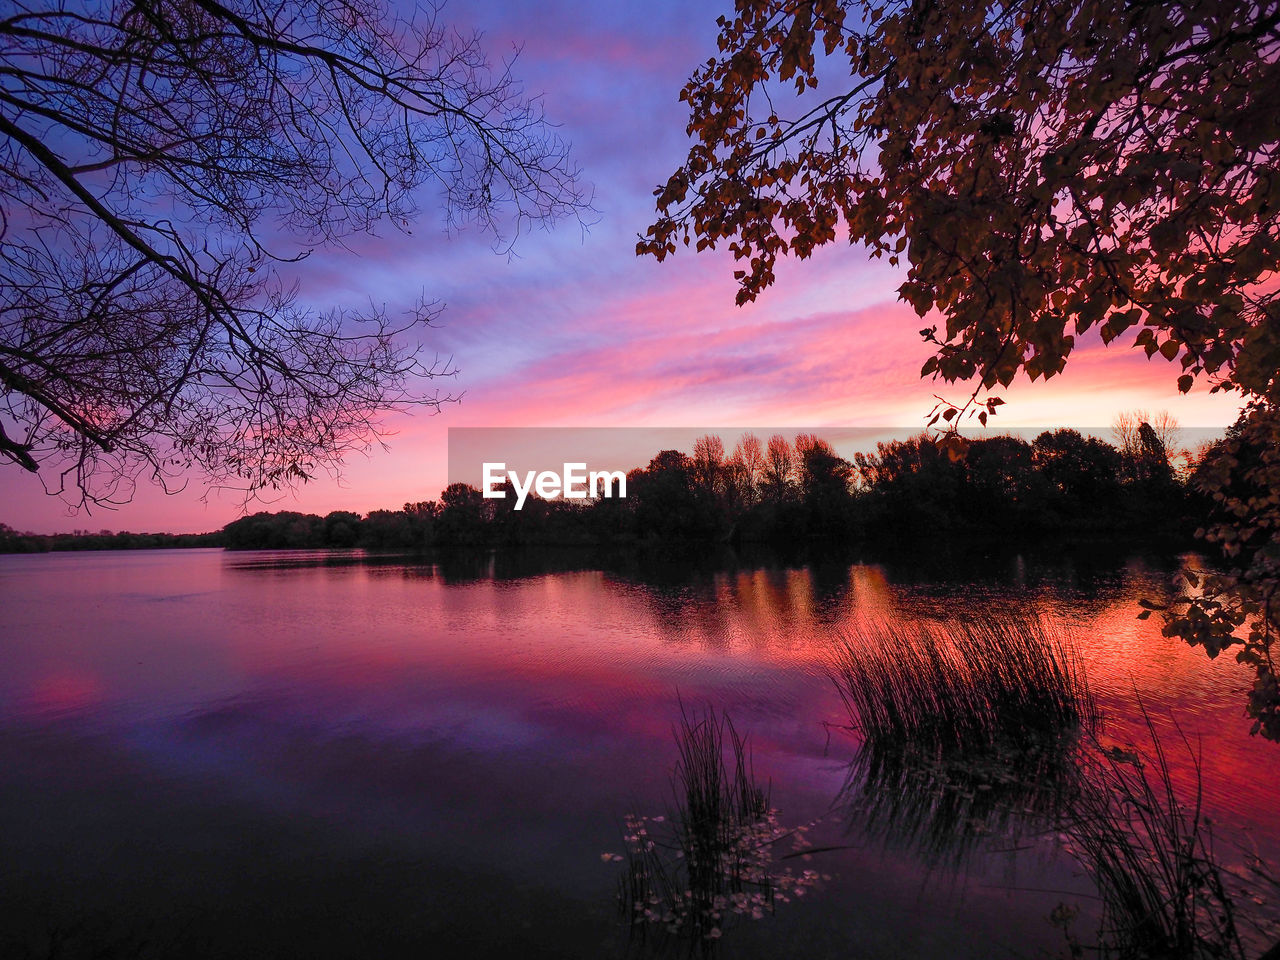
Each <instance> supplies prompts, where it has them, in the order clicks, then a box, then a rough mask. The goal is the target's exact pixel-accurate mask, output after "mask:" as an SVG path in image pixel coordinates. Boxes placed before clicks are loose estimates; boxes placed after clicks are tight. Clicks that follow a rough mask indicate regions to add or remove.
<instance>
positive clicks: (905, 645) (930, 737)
mask: <svg viewBox="0 0 1280 960" xmlns="http://www.w3.org/2000/svg"><path fill="white" fill-rule="evenodd" d="M830 673H831V678H832V680H833V681H834V683H835V686H836V689H837V690H838V691H839V693H840V697H841V699H842V700H843V701H844V705H845V708H846V711H847V713H848V715H849V719H850V723H851V726H853V727H854V728H855V729H857V730H858V731H859V732H860V733H861V734H862V737H863V740H864V742H866V743H869V744H874V745H878V746H881V747H886V746H891V745H898V746H908V747H910V748H912V749H917V750H918V749H925V748H930V749H936V750H938V751H940V752H950V751H955V750H959V751H965V750H972V749H975V748H989V747H992V746H995V745H997V744H999V743H1001V742H1002V741H1006V740H1013V741H1015V742H1025V741H1026V740H1028V739H1037V740H1045V739H1056V738H1058V737H1059V736H1061V735H1062V734H1063V733H1064V732H1074V731H1077V730H1080V729H1084V730H1092V729H1094V728H1095V727H1096V725H1097V720H1098V714H1097V710H1096V707H1095V705H1094V701H1093V696H1092V694H1091V693H1090V690H1089V685H1088V683H1087V682H1086V680H1085V677H1084V673H1083V671H1082V670H1081V668H1080V665H1079V662H1078V660H1077V658H1076V656H1075V655H1074V654H1073V653H1072V652H1071V651H1070V650H1069V649H1068V647H1067V646H1066V644H1064V643H1063V642H1062V640H1061V638H1059V637H1058V636H1056V635H1054V634H1052V633H1050V631H1049V630H1048V629H1047V628H1046V627H1045V625H1044V624H1043V623H1042V622H1041V621H1040V620H1038V619H1035V618H1032V617H1027V616H1024V615H1018V614H1012V613H1006V614H998V615H991V616H986V617H982V618H978V619H973V620H961V621H957V622H955V623H953V624H949V625H947V627H946V628H945V629H944V628H943V627H942V626H930V625H926V624H924V623H914V624H900V623H894V624H880V625H876V626H872V627H870V628H867V629H864V630H863V631H861V632H860V633H858V634H857V635H855V636H844V637H842V638H841V640H840V643H839V646H838V647H837V650H836V656H835V660H834V663H833V664H832V667H831V671H830Z"/></svg>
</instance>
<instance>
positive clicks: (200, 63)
mask: <svg viewBox="0 0 1280 960" xmlns="http://www.w3.org/2000/svg"><path fill="white" fill-rule="evenodd" d="M431 188H434V189H435V191H436V194H437V196H438V199H439V203H440V211H441V217H442V219H443V220H444V222H445V224H446V225H447V226H449V227H454V226H461V225H463V224H468V223H470V224H476V225H478V226H479V227H480V228H481V229H483V230H487V231H490V232H491V233H492V234H493V235H494V237H495V238H497V241H498V242H499V243H500V244H506V243H508V242H510V241H511V240H512V239H513V238H514V237H515V235H516V234H518V233H519V232H521V231H522V230H524V229H526V228H527V227H529V226H530V225H534V224H545V223H548V222H549V221H552V220H554V219H556V218H557V217H560V216H563V215H565V214H572V213H574V212H576V211H578V210H581V209H582V208H583V206H584V205H585V203H586V202H587V197H586V194H585V191H584V188H583V186H582V185H581V183H580V181H579V179H578V175H577V172H576V170H575V168H574V167H573V165H572V163H571V162H570V160H569V157H568V153H567V147H566V144H565V143H563V142H562V141H561V140H560V139H559V137H558V136H557V135H556V134H555V133H554V131H553V130H552V129H551V128H550V127H549V126H548V124H547V123H546V122H545V121H544V119H543V116H542V113H541V110H540V107H539V106H538V102H537V101H536V100H534V99H530V98H528V97H526V96H525V95H524V94H523V93H522V92H521V90H520V88H519V86H518V85H517V84H516V82H515V80H514V79H513V77H512V75H511V74H510V72H509V71H508V69H507V67H506V66H505V65H504V66H501V67H499V68H497V69H495V68H493V67H492V66H491V65H490V63H489V61H488V59H487V58H486V56H485V54H484V51H483V50H482V48H481V44H480V38H479V37H478V36H475V35H471V34H466V33H461V32H457V31H455V30H453V29H451V28H449V27H448V26H447V25H445V24H444V23H442V22H441V21H440V20H439V19H438V17H437V16H436V15H435V13H434V12H431V11H427V12H426V13H423V12H421V11H420V12H419V13H418V14H417V16H416V17H415V18H414V19H412V20H404V19H400V18H397V17H396V16H393V15H392V14H391V12H390V11H389V10H388V9H387V8H386V7H385V6H384V5H383V4H382V3H380V2H378V0H150V2H133V0H87V2H85V3H83V4H64V3H60V2H58V0H15V2H14V3H10V4H7V5H6V7H5V12H4V13H3V15H0V198H2V200H3V215H2V218H0V255H2V257H3V271H2V272H0V459H3V460H8V461H11V462H13V463H15V464H18V465H20V466H21V467H23V468H25V469H27V470H29V471H33V472H39V473H40V475H41V476H42V478H43V479H44V480H45V484H46V487H49V488H51V490H52V491H54V492H58V491H63V492H67V493H69V494H70V495H71V497H72V498H73V500H74V501H75V502H77V503H93V502H96V503H110V502H113V501H117V500H120V499H125V498H127V497H128V496H129V494H130V493H131V491H132V488H133V484H134V483H135V481H136V480H137V478H139V477H140V476H146V477H150V478H153V479H157V480H160V481H162V482H163V481H165V480H167V479H169V478H172V477H176V476H178V475H180V474H181V473H182V472H183V471H185V470H187V469H188V468H192V467H194V468H197V469H200V470H202V471H203V472H204V473H206V474H207V475H208V477H209V478H210V479H211V481H212V482H215V483H223V484H230V485H234V486H237V487H239V488H242V489H244V490H246V491H249V492H250V493H252V492H254V491H256V490H259V489H261V488H263V487H270V486H277V485H281V484H288V483H290V482H293V481H296V480H298V479H303V478H306V477H307V476H309V475H311V474H312V473H313V472H314V471H316V470H317V469H322V468H324V467H326V466H330V467H331V466H332V465H334V464H335V463H336V462H338V461H340V459H341V457H342V455H343V453H344V452H347V451H349V450H351V449H363V448H367V447H368V446H369V444H370V443H371V442H372V441H374V440H376V439H377V438H378V437H379V429H378V423H379V416H380V414H381V413H383V412H385V411H386V410H388V409H390V408H394V407H398V406H402V405H405V404H425V405H429V406H432V405H437V406H438V404H439V403H440V402H442V400H444V399H447V397H442V396H441V395H440V394H438V393H428V392H426V391H425V389H424V385H423V382H424V379H425V378H429V377H432V376H438V375H441V374H446V373H448V372H450V365H449V364H448V363H447V362H446V363H441V362H438V361H437V360H436V359H434V358H432V357H431V356H430V355H428V354H426V353H424V352H423V351H422V349H421V346H420V344H418V343H417V342H416V337H417V336H419V335H420V330H421V328H422V327H423V326H424V325H426V324H428V323H429V322H430V321H431V320H432V319H433V317H434V316H435V315H436V313H437V311H438V307H437V306H436V305H435V304H432V303H430V302H429V301H427V300H425V299H424V300H423V301H422V302H419V303H417V304H411V305H406V309H405V310H404V312H403V315H400V314H398V313H397V311H396V310H394V309H390V310H389V309H388V308H386V307H384V306H381V305H378V304H376V303H375V304H371V306H370V307H369V309H367V310H363V311H349V310H347V311H344V310H337V309H333V310H317V309H316V308H315V307H314V306H312V305H310V304H309V303H307V302H304V299H303V297H304V296H305V294H306V291H305V290H303V291H301V295H300V292H299V291H298V290H297V289H295V287H294V286H293V285H292V284H291V283H290V282H289V280H288V279H287V278H286V277H285V276H284V275H283V272H282V268H283V266H284V265H285V264H287V263H289V262H291V261H295V260H297V259H300V258H301V257H303V256H305V255H306V254H307V253H308V252H309V251H310V250H311V249H313V248H314V247H316V246H320V245H326V244H334V243H338V242H341V241H342V239H343V238H344V237H348V236H350V235H351V234H353V233H358V232H365V231H371V230H373V229H374V228H375V227H377V226H378V225H379V224H390V225H393V226H394V227H396V228H398V229H403V230H406V231H407V230H408V229H409V226H410V224H411V223H412V222H413V220H414V219H415V218H416V217H417V216H418V215H419V214H420V212H421V207H422V205H423V201H424V200H425V199H427V197H428V196H429V191H430V189H431Z"/></svg>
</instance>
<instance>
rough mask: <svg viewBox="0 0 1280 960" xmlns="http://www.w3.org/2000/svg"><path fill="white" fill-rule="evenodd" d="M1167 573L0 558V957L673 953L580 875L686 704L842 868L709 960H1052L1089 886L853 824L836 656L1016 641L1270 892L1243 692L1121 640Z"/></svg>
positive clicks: (1276, 762)
mask: <svg viewBox="0 0 1280 960" xmlns="http://www.w3.org/2000/svg"><path fill="white" fill-rule="evenodd" d="M1178 562H1180V561H1178V560H1177V559H1176V558H1151V557H1139V556H1125V555H1098V554H1096V553H1093V552H1087V551H1074V552H1060V553H1057V554H1053V555H1051V556H1050V557H1048V558H1036V557H1031V556H1023V555H1019V554H1016V553H1009V552H1004V553H998V554H996V555H991V556H988V555H983V553H982V552H981V551H976V552H974V553H973V554H971V555H968V556H966V555H959V556H937V555H930V556H928V557H915V558H911V557H907V558H903V559H897V560H893V561H889V562H880V563H870V562H849V561H840V562H830V563H823V564H808V565H803V564H795V565H786V564H781V563H763V564H761V565H753V564H752V563H750V562H745V561H738V562H736V563H735V562H725V561H724V560H723V559H719V560H713V561H709V562H707V563H701V564H700V563H684V564H678V565H676V564H663V563H656V562H655V563H640V562H639V561H629V562H623V563H619V564H613V565H611V566H610V569H608V570H601V569H591V564H590V562H589V561H575V562H569V561H564V560H562V559H555V560H546V559H540V558H538V559H523V560H496V561H495V560H478V561H473V562H470V563H461V564H457V565H454V566H439V565H433V564H427V563H421V562H413V561H407V560H404V559H396V558H385V557H379V558H375V557H363V556H361V555H360V554H333V553H314V554H313V553H305V554H302V553H266V554H264V553H227V552H222V551H219V550H191V551H155V552H139V553H85V554H54V555H41V556H30V557H26V556H22V557H12V556H11V557H0V663H2V664H3V668H2V669H0V864H2V866H3V882H2V884H0V914H2V915H0V954H2V955H4V956H18V957H22V956H33V957H44V956H53V955H57V956H60V957H79V956H85V957H88V956H99V957H108V958H110V957H116V956H119V957H135V956H137V957H169V956H175V957H178V956H180V957H298V958H303V957H305V958H316V957H378V958H385V957H400V956H415V957H453V956H465V957H469V958H477V957H489V956H499V957H502V956H519V957H612V956H643V955H647V954H648V953H651V952H652V953H655V954H657V953H662V952H664V951H670V952H679V951H680V950H687V949H688V948H687V947H685V946H684V945H683V944H681V943H678V942H673V941H671V940H663V939H662V938H661V937H656V938H655V937H652V936H651V937H649V938H648V939H646V940H644V941H641V940H638V939H636V938H635V937H634V936H632V935H631V933H630V931H629V925H628V923H627V921H626V919H625V918H623V917H622V916H620V914H619V911H618V906H617V902H616V893H617V889H618V883H619V877H620V868H621V865H620V864H619V863H617V862H615V861H613V860H606V859H604V858H603V857H602V854H605V853H612V852H616V853H621V852H622V851H623V850H624V844H623V840H622V834H623V821H624V818H625V817H626V816H627V815H650V816H655V815H664V814H665V815H668V816H669V815H670V813H671V812H672V809H673V807H674V804H673V791H672V786H671V779H670V778H671V775H672V768H673V765H674V764H675V761H676V756H677V754H676V744H675V741H674V739H673V725H674V724H676V723H677V722H678V721H679V720H680V715H681V705H682V704H683V705H684V708H685V709H686V710H701V709H703V708H705V707H708V706H709V707H714V708H715V709H717V710H723V711H725V712H726V713H727V714H728V715H729V716H730V717H731V718H732V720H733V722H734V725H735V726H736V728H737V729H738V730H739V731H740V732H743V733H745V734H747V735H748V736H749V738H750V744H751V749H752V755H753V762H754V770H755V775H756V778H757V779H758V780H760V781H762V782H763V781H767V782H768V783H769V785H770V789H771V803H772V805H773V806H774V807H776V808H777V810H778V817H779V820H780V821H781V822H782V823H783V824H801V823H807V822H810V821H816V825H815V826H814V828H813V829H812V831H811V832H810V834H809V836H810V837H811V839H812V841H813V842H814V843H815V844H816V845H817V846H818V847H823V846H834V847H838V848H839V849H834V850H829V851H826V852H817V853H813V854H812V855H811V859H809V860H805V859H803V858H800V857H796V858H793V859H791V860H790V861H788V862H789V863H790V864H791V865H792V866H794V867H795V868H796V870H797V871H798V870H800V869H813V870H816V871H818V872H819V873H820V874H821V875H823V877H825V878H826V879H822V880H821V881H820V882H819V883H818V884H817V885H816V886H814V887H813V888H812V889H809V890H808V891H807V892H806V895H805V896H803V897H797V898H793V900H792V902H790V903H786V904H779V905H777V909H776V912H774V913H772V914H768V913H766V915H765V916H764V917H763V919H759V920H751V919H750V917H749V916H748V917H746V918H736V917H730V918H727V919H726V923H725V925H724V930H723V936H722V937H720V938H719V939H718V940H717V941H715V943H714V944H713V946H714V947H715V948H716V952H718V954H719V955H722V956H726V957H783V956H803V957H806V958H821V957H828V956H830V957H836V956H839V957H855V956H856V957H911V956H919V957H938V958H943V957H945V958H955V957H961V956H973V957H991V956H1002V957H1019V956H1025V957H1033V956H1045V955H1058V954H1060V953H1061V952H1062V948H1063V946H1064V945H1065V940H1064V939H1063V933H1062V931H1061V930H1060V929H1058V928H1057V927H1055V926H1054V925H1053V924H1052V923H1050V921H1049V920H1048V915H1049V914H1050V912H1051V911H1052V910H1053V909H1054V908H1055V907H1056V906H1057V905H1058V904H1059V903H1067V904H1069V905H1071V904H1074V905H1076V906H1078V907H1079V908H1080V910H1081V913H1080V917H1079V920H1078V923H1079V926H1080V929H1079V930H1078V931H1077V932H1078V933H1079V934H1080V935H1082V936H1083V937H1084V938H1085V939H1088V937H1089V935H1090V934H1091V933H1092V932H1093V931H1092V930H1091V929H1090V928H1089V925H1090V923H1092V922H1093V920H1092V918H1094V917H1096V909H1097V908H1096V903H1095V901H1094V900H1093V899H1092V893H1093V888H1092V885H1091V884H1090V882H1089V880H1088V879H1087V877H1086V876H1084V875H1083V873H1082V871H1081V868H1080V866H1079V865H1078V864H1077V863H1076V862H1075V861H1074V860H1073V859H1072V858H1071V857H1070V856H1068V855H1067V854H1065V853H1063V852H1062V851H1060V850H1058V849H1057V848H1056V845H1055V843H1054V838H1053V836H1051V835H1050V836H1039V835H1037V833H1036V831H1035V830H1034V829H1030V830H1028V831H1027V833H1026V835H1019V836H1018V837H1017V838H1016V842H1015V838H1013V837H1011V835H1009V834H1008V833H1004V832H1002V831H995V832H994V833H992V834H991V835H990V836H984V835H983V833H982V831H976V830H975V831H970V832H969V833H968V834H967V835H966V837H964V838H957V842H956V844H955V847H954V849H948V842H947V838H946V837H942V838H940V840H939V839H938V838H936V837H935V842H933V843H932V844H924V843H921V842H920V840H919V837H918V836H916V835H913V834H912V833H911V831H910V830H908V829H905V828H904V827H903V826H902V823H901V822H895V820H894V817H893V816H889V817H887V818H886V817H884V816H879V817H877V816H875V815H874V813H875V811H874V810H871V811H869V810H868V801H869V800H870V801H872V802H871V806H872V807H874V806H875V803H874V801H876V800H877V798H878V797H881V796H882V794H881V793H878V792H877V791H878V790H882V788H881V787H879V786H878V785H877V784H875V783H871V784H867V783H859V782H858V777H859V775H860V774H859V773H858V772H857V771H856V770H855V771H853V773H852V774H851V771H850V762H851V761H852V759H853V758H854V756H855V753H856V751H857V747H858V743H857V740H856V738H855V737H853V736H852V735H851V734H849V733H847V732H844V731H842V730H840V729H838V728H837V727H838V725H839V724H841V723H844V722H846V721H845V716H844V714H843V710H842V706H841V702H840V700H839V698H838V697H837V695H836V693H835V690H834V688H833V686H832V684H831V682H830V681H829V679H828V678H827V676H826V673H825V668H826V665H827V663H828V662H829V658H830V655H831V651H832V645H833V643H834V641H835V638H836V637H837V636H838V635H839V634H840V632H841V631H846V632H848V631H854V632H856V630H857V628H858V626H859V624H865V623H868V622H889V623H893V622H900V621H921V620H924V621H939V622H942V623H946V622H948V621H951V620H954V619H956V618H957V617H960V616H963V615H966V614H971V613H973V612H975V611H980V610H983V609H987V608H993V607H1005V608H1008V607H1013V608H1017V609H1025V610H1031V611H1035V612H1037V613H1039V614H1040V615H1042V616H1043V617H1045V618H1047V619H1049V620H1051V621H1053V622H1055V623H1056V624H1058V625H1060V626H1061V627H1062V628H1063V629H1065V630H1067V631H1069V633H1070V635H1071V637H1072V638H1073V639H1074V642H1075V643H1076V644H1077V646H1078V648H1079V650H1080V652H1081V655H1082V658H1083V662H1084V665H1085V670H1086V672H1087V675H1088V678H1089V680H1090V682H1091V684H1092V686H1093V689H1094V692H1095V695H1096V696H1097V699H1098V701H1099V704H1100V706H1101V708H1102V710H1103V712H1104V713H1105V714H1106V717H1107V726H1106V732H1107V737H1108V739H1109V740H1116V741H1126V740H1129V741H1135V742H1141V741H1142V740H1143V738H1144V737H1145V731H1144V729H1143V726H1142V721H1141V717H1140V713H1139V710H1138V708H1137V697H1138V695H1140V696H1141V700H1142V703H1143V704H1144V705H1145V707H1146V709H1147V711H1148V712H1149V714H1150V715H1151V716H1152V718H1153V720H1154V722H1155V723H1156V725H1157V727H1158V728H1159V729H1160V730H1161V731H1163V732H1164V733H1165V735H1166V736H1165V740H1166V746H1167V747H1168V748H1169V750H1170V756H1171V762H1172V763H1173V765H1174V767H1175V774H1176V776H1177V777H1178V778H1179V779H1180V782H1181V783H1182V784H1183V785H1184V786H1185V785H1187V784H1190V783H1192V782H1193V780H1194V777H1193V764H1192V762H1191V758H1190V754H1189V752H1188V750H1187V749H1186V748H1185V747H1183V746H1182V744H1181V741H1180V740H1177V741H1176V737H1177V734H1176V732H1175V731H1174V727H1173V725H1174V723H1175V722H1176V724H1177V725H1178V726H1179V727H1180V728H1181V730H1182V732H1183V733H1184V734H1185V735H1186V736H1187V738H1188V741H1189V742H1190V743H1191V744H1192V746H1196V745H1199V749H1200V750H1201V753H1202V763H1203V785H1204V792H1205V808H1206V811H1207V812H1208V813H1209V815H1210V816H1211V817H1212V818H1213V820H1214V824H1215V834H1216V837H1217V848H1218V852H1219V854H1220V855H1221V857H1222V858H1223V860H1224V861H1226V862H1228V863H1229V864H1238V863H1241V862H1242V861H1243V856H1244V855H1243V853H1241V852H1240V850H1241V847H1242V846H1243V847H1250V848H1256V849H1257V850H1258V851H1259V852H1260V853H1262V854H1263V855H1264V856H1266V857H1268V858H1269V859H1270V861H1271V863H1272V864H1273V865H1275V864H1280V822H1278V819H1280V818H1278V817H1277V811H1276V797H1277V796H1280V746H1277V745H1274V744H1269V743H1266V742H1264V741H1261V740H1258V739H1256V738H1251V737H1249V736H1248V723H1247V721H1246V719H1245V718H1244V717H1243V716H1242V704H1243V694H1242V691H1243V689H1244V687H1245V685H1246V683H1247V681H1248V676H1247V674H1246V673H1245V672H1244V671H1243V670H1242V669H1241V668H1240V667H1238V666H1237V665H1236V664H1235V663H1234V662H1232V661H1231V660H1230V659H1229V658H1221V659H1220V660H1219V661H1212V662H1211V661H1209V660H1208V658H1206V657H1205V655H1204V653H1203V652H1202V651H1199V650H1192V649H1190V648H1188V647H1186V646H1185V645H1183V644H1182V643H1179V642H1176V641H1171V640H1165V639H1163V638H1162V637H1161V636H1160V633H1159V625H1158V623H1157V622H1155V621H1154V620H1153V621H1145V622H1144V621H1139V620H1137V619H1135V615H1136V613H1137V612H1138V611H1137V605H1136V604H1137V600H1138V598H1139V597H1157V596H1160V595H1161V594H1162V593H1163V592H1164V590H1165V584H1166V583H1167V582H1168V580H1169V577H1170V575H1171V573H1172V572H1173V571H1174V569H1176V565H1177V563H1178ZM1175 741H1176V742H1175ZM851 778H852V779H851ZM899 792H901V787H899ZM854 796H859V797H861V800H860V802H856V803H855V802H853V801H852V800H851V799H850V798H851V797H854ZM885 799H888V800H892V801H894V802H895V803H897V802H901V803H906V804H908V805H910V804H911V803H916V804H917V809H924V810H926V811H927V810H928V809H931V807H930V806H929V805H930V800H929V798H928V797H925V798H919V797H915V798H913V797H909V796H907V797H904V796H899V795H898V794H895V795H894V796H893V797H885ZM920 804H923V806H919V805H920ZM654 829H655V830H657V829H659V828H658V827H656V826H655V828H654ZM104 948H105V949H104Z"/></svg>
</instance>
